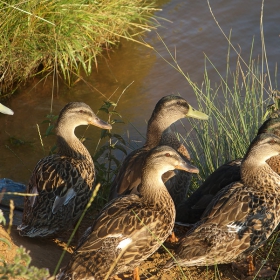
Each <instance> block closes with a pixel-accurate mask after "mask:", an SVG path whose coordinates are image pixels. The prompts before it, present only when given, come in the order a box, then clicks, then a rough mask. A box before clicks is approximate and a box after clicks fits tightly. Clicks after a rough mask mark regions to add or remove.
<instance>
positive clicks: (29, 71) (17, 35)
mask: <svg viewBox="0 0 280 280" xmlns="http://www.w3.org/2000/svg"><path fill="white" fill-rule="evenodd" d="M155 10H156V9H155V8H154V5H153V3H152V2H151V1H146V0H137V1H129V0H114V1H111V0H104V1H92V0H90V1H82V0H75V1H73V0H71V1H68V0H67V1H66V0H61V1H46V0H45V1H39V2H38V1H37V0H29V1H20V2H19V1H16V0H12V1H1V2H0V11H1V13H0V65H1V66H0V88H1V91H0V97H1V95H2V97H3V95H5V94H9V93H10V91H12V90H13V89H15V88H16V86H17V85H19V84H20V83H21V82H23V81H26V80H27V79H28V78H30V77H32V76H33V75H35V74H37V73H39V72H40V71H44V72H46V71H47V73H55V74H58V75H60V76H61V77H62V78H63V79H64V80H65V81H66V82H67V83H68V84H70V83H71V82H72V81H73V80H75V79H77V78H78V77H79V74H80V71H81V70H83V72H85V73H86V74H89V73H91V70H92V67H94V65H95V67H97V61H96V56H97V55H99V54H101V52H102V51H104V50H106V49H107V48H108V47H109V46H111V45H114V44H116V42H118V41H119V39H120V38H126V39H128V40H132V41H137V42H138V43H141V44H144V43H143V42H141V41H140V40H139V37H137V36H138V35H139V34H142V33H143V32H146V31H149V30H151V29H152V28H154V27H155V26H156V25H157V21H156V20H154V19H152V18H151V15H152V13H153V12H154V11H155ZM146 46H149V45H148V44H146Z"/></svg>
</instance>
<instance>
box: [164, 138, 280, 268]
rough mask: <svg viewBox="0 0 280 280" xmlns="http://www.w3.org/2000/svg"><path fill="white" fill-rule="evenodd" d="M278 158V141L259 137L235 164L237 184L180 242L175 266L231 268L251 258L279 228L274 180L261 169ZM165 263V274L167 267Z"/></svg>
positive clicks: (279, 193)
mask: <svg viewBox="0 0 280 280" xmlns="http://www.w3.org/2000/svg"><path fill="white" fill-rule="evenodd" d="M279 154H280V138H279V137H278V136H276V135H273V134H267V133H262V134H260V135H258V136H257V137H256V138H255V139H254V140H253V141H252V143H251V145H250V147H249V149H248V151H247V153H246V155H245V157H244V159H243V160H242V163H241V180H240V181H238V182H234V183H232V184H230V185H228V186H227V187H225V188H223V189H222V190H221V191H220V192H218V194H217V195H216V196H215V197H214V199H213V200H212V202H211V204H210V205H208V207H207V209H206V210H205V212H204V214H203V216H202V218H201V221H200V222H198V223H197V224H195V226H194V227H193V228H192V229H191V231H190V232H188V233H187V234H186V236H185V237H184V238H183V239H182V241H181V242H180V246H179V248H178V250H177V251H176V254H175V259H176V263H178V265H180V266H210V265H215V264H223V263H231V262H234V261H236V260H238V259H241V258H243V257H245V256H247V255H250V254H252V253H253V252H254V251H255V250H256V249H258V248H259V247H260V246H262V245H263V244H264V243H265V241H266V240H267V239H268V238H269V236H270V235H271V233H272V232H273V230H274V229H275V227H276V226H277V225H278V223H279V222H280V176H279V175H278V174H277V173H276V172H274V171H273V170H272V169H271V168H270V166H269V165H268V164H267V163H266V160H268V159H269V158H270V157H272V156H276V155H279ZM174 264H175V263H174V260H173V259H170V260H169V261H168V262H167V264H166V265H165V268H170V267H171V266H173V265H174Z"/></svg>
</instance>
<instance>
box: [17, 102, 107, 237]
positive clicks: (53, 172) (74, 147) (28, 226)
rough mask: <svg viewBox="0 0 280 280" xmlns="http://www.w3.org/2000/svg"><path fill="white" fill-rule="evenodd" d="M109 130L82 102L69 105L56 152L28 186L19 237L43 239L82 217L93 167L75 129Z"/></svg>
mask: <svg viewBox="0 0 280 280" xmlns="http://www.w3.org/2000/svg"><path fill="white" fill-rule="evenodd" d="M88 124H91V125H95V126H98V127H101V128H104V129H110V128H111V125H109V124H107V123H106V122H104V121H102V120H101V119H99V118H98V117H97V116H96V115H95V114H94V113H93V111H92V110H91V108H90V107H89V106H88V105H86V104H85V103H82V102H72V103H68V104H67V105H66V106H65V107H64V108H63V109H62V110H61V112H60V115H59V118H58V120H57V126H56V134H57V148H58V153H57V154H54V155H51V156H48V157H45V158H43V159H41V160H40V161H39V162H38V163H37V165H36V167H35V169H34V171H33V173H32V175H31V178H30V181H29V184H28V187H27V193H30V194H37V196H27V197H25V202H24V212H23V218H22V224H21V225H20V226H18V230H19V233H20V235H23V236H29V237H45V236H49V235H53V234H56V233H58V232H59V231H61V230H64V229H66V228H68V227H69V226H71V225H73V224H74V223H75V222H76V221H77V219H78V218H79V217H80V215H81V214H82V211H83V210H84V208H85V206H86V204H87V202H88V200H89V197H90V193H91V191H92V188H93V183H94V179H95V171H94V164H93V161H92V158H91V155H90V154H89V152H88V150H87V149H86V147H85V146H84V145H83V144H82V143H81V142H80V140H79V139H78V138H77V137H76V135H75V133H74V130H75V128H76V127H77V126H80V125H88Z"/></svg>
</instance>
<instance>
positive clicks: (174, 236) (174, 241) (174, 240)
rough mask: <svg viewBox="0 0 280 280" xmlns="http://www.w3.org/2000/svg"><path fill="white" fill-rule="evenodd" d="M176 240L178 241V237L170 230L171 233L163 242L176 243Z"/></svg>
mask: <svg viewBox="0 0 280 280" xmlns="http://www.w3.org/2000/svg"><path fill="white" fill-rule="evenodd" d="M178 241H179V239H178V238H177V237H176V235H175V232H174V231H172V234H171V235H169V237H167V239H166V241H165V242H169V243H176V242H178Z"/></svg>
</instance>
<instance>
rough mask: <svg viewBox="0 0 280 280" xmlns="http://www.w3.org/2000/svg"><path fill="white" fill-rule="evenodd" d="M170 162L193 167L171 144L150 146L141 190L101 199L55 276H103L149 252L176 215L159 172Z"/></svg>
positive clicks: (126, 267) (170, 167) (135, 263)
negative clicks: (101, 204) (96, 212)
mask: <svg viewBox="0 0 280 280" xmlns="http://www.w3.org/2000/svg"><path fill="white" fill-rule="evenodd" d="M175 168H176V169H181V170H186V171H188V170H189V169H191V170H192V172H194V170H195V172H198V169H197V168H196V167H194V166H192V165H190V164H189V163H186V162H185V161H184V160H183V159H182V158H181V157H180V155H179V154H178V153H177V152H176V151H175V150H174V149H172V148H171V147H168V146H159V147H156V148H154V149H152V150H151V151H149V153H148V154H147V156H146V158H145V162H144V165H143V168H142V172H141V173H142V174H141V182H142V183H141V186H140V187H139V193H140V194H130V195H126V196H121V197H118V198H115V199H113V200H111V201H110V202H109V203H108V204H107V205H105V207H104V208H103V209H102V210H101V212H100V214H99V215H98V217H97V218H96V220H95V221H94V223H93V225H92V226H91V227H90V228H89V229H88V230H87V231H86V233H85V235H84V236H83V237H82V239H81V240H82V241H81V243H80V244H79V245H78V247H77V249H76V250H75V252H74V253H73V256H72V258H71V260H70V262H69V263H68V265H67V267H66V268H65V269H64V271H63V272H61V273H60V274H59V276H57V279H60V280H62V279H64V280H65V279H77V280H78V279H108V277H110V276H113V275H116V274H119V273H122V272H126V271H128V270H132V269H134V268H135V267H137V266H138V265H139V264H141V262H142V261H144V260H145V259H146V258H148V257H149V256H150V255H151V254H152V253H154V252H155V251H156V250H157V249H158V248H159V247H160V245H161V243H162V242H164V241H165V239H166V238H167V236H168V235H169V234H170V233H171V230H172V228H173V225H174V221H175V207H174V202H173V200H172V198H171V197H170V194H169V193H168V191H167V189H166V187H165V185H164V183H163V181H162V178H161V176H162V174H164V172H167V171H168V170H173V169H175ZM106 277H107V278H106Z"/></svg>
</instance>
